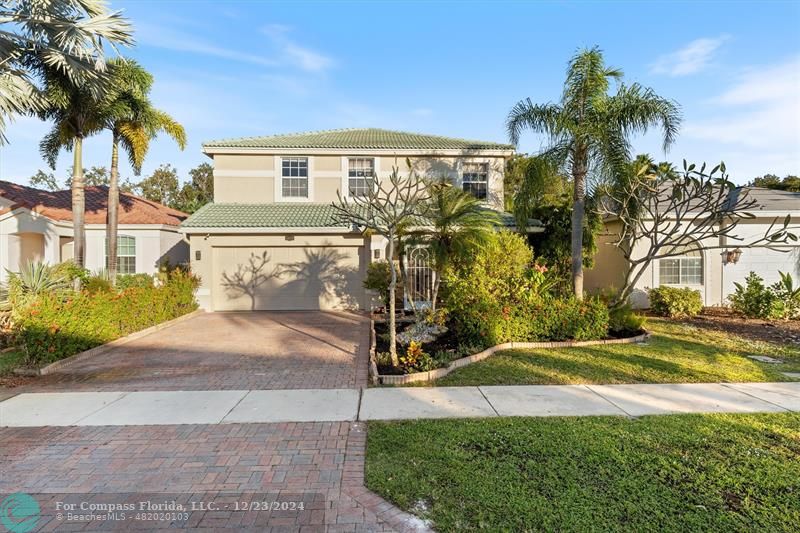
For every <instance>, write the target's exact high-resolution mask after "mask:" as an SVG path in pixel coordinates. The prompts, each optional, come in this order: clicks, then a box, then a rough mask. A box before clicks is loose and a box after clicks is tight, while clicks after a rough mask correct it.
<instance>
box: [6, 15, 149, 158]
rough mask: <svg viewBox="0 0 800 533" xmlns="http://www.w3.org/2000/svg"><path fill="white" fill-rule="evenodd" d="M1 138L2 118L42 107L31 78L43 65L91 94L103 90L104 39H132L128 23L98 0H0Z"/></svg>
mask: <svg viewBox="0 0 800 533" xmlns="http://www.w3.org/2000/svg"><path fill="white" fill-rule="evenodd" d="M0 26H2V29H1V30H0V51H2V54H0V55H1V56H2V58H3V59H2V61H0V144H3V143H4V142H5V141H6V139H5V136H4V135H3V133H4V131H5V128H6V119H8V118H11V117H13V116H14V115H18V114H29V113H38V112H41V111H43V110H44V108H45V107H46V101H45V99H44V98H42V95H41V93H40V91H39V88H38V87H37V86H36V84H35V83H34V80H35V79H36V78H41V77H43V75H44V73H45V71H48V70H49V71H54V72H56V73H58V74H60V75H61V76H64V77H65V78H66V79H67V80H68V81H69V82H70V83H72V84H73V85H75V86H80V87H84V88H85V89H87V90H88V91H89V92H91V93H93V94H94V95H95V96H97V95H99V94H101V93H102V92H103V78H104V71H105V60H104V49H103V43H104V42H105V43H106V44H108V45H110V46H111V47H114V46H116V45H119V44H122V45H130V44H133V38H132V28H131V26H130V24H129V23H128V21H127V20H125V19H124V18H122V15H121V13H120V12H119V11H114V12H111V11H109V10H108V9H107V7H106V5H105V2H103V1H101V0H81V1H79V2H76V1H74V0H16V1H14V2H0Z"/></svg>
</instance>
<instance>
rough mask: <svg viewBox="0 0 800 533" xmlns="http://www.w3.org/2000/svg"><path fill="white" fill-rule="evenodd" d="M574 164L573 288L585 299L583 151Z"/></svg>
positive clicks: (576, 153) (584, 167) (577, 154)
mask: <svg viewBox="0 0 800 533" xmlns="http://www.w3.org/2000/svg"><path fill="white" fill-rule="evenodd" d="M575 158H576V160H575V161H574V162H573V164H572V180H573V183H574V194H573V203H572V288H573V290H574V291H575V297H576V298H577V299H579V300H582V299H583V217H584V214H585V210H586V162H585V161H584V159H585V156H583V155H582V151H581V150H576V152H575Z"/></svg>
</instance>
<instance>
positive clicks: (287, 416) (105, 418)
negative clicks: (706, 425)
mask: <svg viewBox="0 0 800 533" xmlns="http://www.w3.org/2000/svg"><path fill="white" fill-rule="evenodd" d="M786 411H800V383H725V384H688V383H687V384H664V385H659V384H652V385H650V384H648V385H529V386H487V387H432V388H391V389H388V388H387V389H379V388H376V389H364V390H362V391H360V390H358V389H305V390H253V391H246V390H240V391H237V390H228V391H138V392H64V393H25V394H20V395H18V396H14V397H13V398H10V399H8V400H5V401H3V402H0V426H6V427H20V426H131V425H165V424H228V423H240V424H246V423H273V422H343V421H353V420H402V419H421V418H473V417H492V416H596V415H617V416H640V415H649V414H669V413H757V412H765V413H769V412H786Z"/></svg>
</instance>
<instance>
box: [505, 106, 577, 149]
mask: <svg viewBox="0 0 800 533" xmlns="http://www.w3.org/2000/svg"><path fill="white" fill-rule="evenodd" d="M562 119H563V109H562V108H561V106H559V105H556V104H549V103H548V104H534V103H533V102H532V101H531V99H530V98H526V99H525V100H520V101H519V102H517V104H516V105H515V106H514V107H513V108H512V109H511V111H510V112H509V113H508V117H507V118H506V131H507V132H508V138H509V139H510V140H511V142H512V143H514V144H517V143H519V137H520V135H521V134H522V132H523V131H524V130H526V129H530V130H532V131H534V132H537V133H544V134H547V135H549V136H554V135H558V133H559V132H560V131H561V130H562V129H563V127H562V124H561V121H562Z"/></svg>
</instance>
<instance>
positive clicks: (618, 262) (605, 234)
mask: <svg viewBox="0 0 800 533" xmlns="http://www.w3.org/2000/svg"><path fill="white" fill-rule="evenodd" d="M618 234H619V223H618V222H612V223H609V224H606V225H605V227H604V228H603V230H602V231H601V232H600V234H599V235H598V236H597V253H596V254H595V256H594V267H592V268H588V269H586V270H584V273H583V276H584V278H583V286H584V289H586V291H588V292H590V293H598V292H600V291H602V290H604V289H609V288H616V289H619V288H620V287H622V284H623V283H625V274H626V273H627V271H628V262H627V261H626V260H625V258H624V257H623V256H622V252H620V251H619V248H617V247H616V246H614V244H613V243H614V242H616V239H617V236H618Z"/></svg>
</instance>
